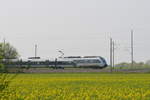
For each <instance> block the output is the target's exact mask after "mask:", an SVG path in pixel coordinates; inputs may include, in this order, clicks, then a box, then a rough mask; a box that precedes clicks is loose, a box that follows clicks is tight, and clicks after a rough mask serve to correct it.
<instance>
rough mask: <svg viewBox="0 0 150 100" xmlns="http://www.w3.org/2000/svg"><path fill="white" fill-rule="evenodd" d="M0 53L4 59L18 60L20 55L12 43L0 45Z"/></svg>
mask: <svg viewBox="0 0 150 100" xmlns="http://www.w3.org/2000/svg"><path fill="white" fill-rule="evenodd" d="M0 51H1V54H0V55H1V56H2V57H3V59H17V58H18V57H19V54H18V52H17V50H16V48H14V47H13V46H12V45H10V43H0Z"/></svg>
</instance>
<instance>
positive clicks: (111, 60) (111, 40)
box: [110, 38, 113, 72]
mask: <svg viewBox="0 0 150 100" xmlns="http://www.w3.org/2000/svg"><path fill="white" fill-rule="evenodd" d="M112 62H113V61H112V38H110V71H111V72H112Z"/></svg>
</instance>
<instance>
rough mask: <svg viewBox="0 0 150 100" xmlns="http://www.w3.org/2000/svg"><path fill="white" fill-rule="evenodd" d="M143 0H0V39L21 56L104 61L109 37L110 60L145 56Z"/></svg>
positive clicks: (149, 22) (148, 28)
mask: <svg viewBox="0 0 150 100" xmlns="http://www.w3.org/2000/svg"><path fill="white" fill-rule="evenodd" d="M149 4H150V1H149V0H0V41H1V42H2V41H3V39H4V38H5V39H6V41H7V42H10V43H11V44H12V45H13V46H14V47H15V48H17V50H18V52H19V54H20V56H21V58H28V57H31V56H34V45H35V44H37V45H38V50H37V51H38V52H37V54H38V56H40V57H41V58H55V57H58V56H60V55H61V54H60V53H59V52H58V51H59V50H61V51H63V52H64V54H65V56H102V57H104V58H105V59H106V60H107V62H108V63H109V48H110V45H109V44H110V43H109V42H110V41H109V39H110V37H112V38H113V40H114V41H115V63H119V62H130V59H131V56H130V54H131V50H130V47H131V46H130V33H131V29H133V30H134V60H135V61H137V62H140V61H144V62H145V61H146V60H149V59H150V54H149V51H150V45H149V43H150V39H149V37H150V12H149V9H150V6H149Z"/></svg>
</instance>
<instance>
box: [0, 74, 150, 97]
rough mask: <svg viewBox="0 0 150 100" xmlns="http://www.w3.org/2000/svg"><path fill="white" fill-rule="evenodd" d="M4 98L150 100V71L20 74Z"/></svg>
mask: <svg viewBox="0 0 150 100" xmlns="http://www.w3.org/2000/svg"><path fill="white" fill-rule="evenodd" d="M0 99H1V100H150V74H100V73H57V74H55V73H53V74H52V73H51V74H19V75H18V76H17V77H16V78H15V79H13V80H12V82H11V83H10V85H9V87H8V88H7V89H5V90H4V91H3V92H1V93H0Z"/></svg>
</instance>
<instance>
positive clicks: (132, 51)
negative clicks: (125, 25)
mask: <svg viewBox="0 0 150 100" xmlns="http://www.w3.org/2000/svg"><path fill="white" fill-rule="evenodd" d="M133 56H134V50H133V30H131V67H132V68H133V63H134V60H133V59H134V58H133Z"/></svg>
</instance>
